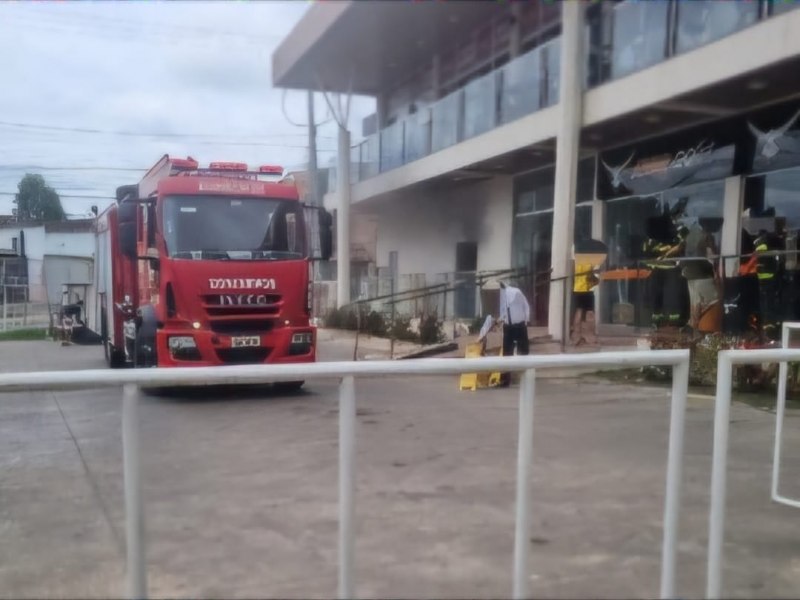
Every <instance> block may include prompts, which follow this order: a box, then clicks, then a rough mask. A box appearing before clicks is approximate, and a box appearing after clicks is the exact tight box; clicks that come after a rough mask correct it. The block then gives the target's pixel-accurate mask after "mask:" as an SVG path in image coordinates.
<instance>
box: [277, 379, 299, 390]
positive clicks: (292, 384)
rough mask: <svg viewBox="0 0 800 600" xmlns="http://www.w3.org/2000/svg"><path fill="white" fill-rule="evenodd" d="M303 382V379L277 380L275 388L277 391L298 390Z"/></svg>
mask: <svg viewBox="0 0 800 600" xmlns="http://www.w3.org/2000/svg"><path fill="white" fill-rule="evenodd" d="M304 383H305V381H278V382H276V383H275V389H276V390H277V391H279V392H298V391H300V388H301V387H303V384H304Z"/></svg>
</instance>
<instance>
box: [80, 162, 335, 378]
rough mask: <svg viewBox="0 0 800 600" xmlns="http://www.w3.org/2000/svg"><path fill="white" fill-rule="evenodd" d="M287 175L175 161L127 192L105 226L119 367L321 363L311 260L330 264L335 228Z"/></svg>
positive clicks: (105, 322) (108, 297)
mask: <svg viewBox="0 0 800 600" xmlns="http://www.w3.org/2000/svg"><path fill="white" fill-rule="evenodd" d="M281 173H282V169H281V168H280V167H260V168H259V169H258V170H256V171H249V170H248V168H247V165H244V164H241V163H222V162H217V163H211V164H210V165H209V166H208V168H200V166H199V165H198V163H197V161H195V160H194V159H192V158H187V159H177V158H170V157H169V156H168V155H165V156H164V157H163V158H162V159H161V160H159V161H158V162H157V163H156V164H155V166H153V168H151V169H150V170H149V171H148V172H147V174H146V175H145V176H144V177H143V178H142V180H141V181H140V182H139V183H138V184H135V185H128V186H122V187H120V188H118V189H117V194H116V199H117V202H116V204H114V205H112V206H111V207H110V208H108V209H107V210H105V211H104V212H103V213H101V214H100V215H99V216H98V218H97V228H96V230H97V238H96V239H97V249H96V254H95V256H96V268H95V272H96V278H95V279H96V291H97V295H98V298H97V302H96V303H95V304H96V306H97V307H98V314H97V316H96V319H95V320H96V321H97V326H98V328H99V333H100V335H101V337H102V339H103V343H104V345H105V352H106V359H107V360H108V363H109V365H110V366H112V367H121V366H126V365H130V366H135V367H155V366H158V367H174V366H192V365H198V366H199V365H203V366H209V365H231V364H259V363H272V364H282V363H298V362H312V361H314V360H315V356H316V350H315V346H316V335H315V334H316V332H315V329H314V327H312V326H311V324H310V310H311V289H312V288H311V282H310V277H309V261H310V260H311V259H313V258H321V259H327V258H328V257H329V256H330V251H331V221H330V216H329V215H328V214H327V213H325V212H324V211H322V210H318V209H314V208H312V207H306V206H304V205H303V204H301V202H300V201H299V198H298V192H297V188H296V186H295V185H294V183H292V182H291V181H286V180H280V181H276V179H280V175H281ZM310 248H314V249H315V254H316V256H312V252H310V250H309V249H310ZM294 385H295V386H297V387H299V386H300V385H302V382H295V384H294Z"/></svg>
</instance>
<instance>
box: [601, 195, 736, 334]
mask: <svg viewBox="0 0 800 600" xmlns="http://www.w3.org/2000/svg"><path fill="white" fill-rule="evenodd" d="M724 195H725V184H724V182H723V181H722V180H720V181H713V182H708V183H701V184H697V185H692V186H686V187H678V188H673V189H670V190H666V191H663V192H658V193H655V194H650V195H647V196H629V197H626V198H617V199H614V200H610V201H608V202H607V204H606V226H605V240H606V243H607V245H608V260H607V262H606V268H607V270H609V271H611V272H612V273H613V274H615V275H620V277H619V278H616V279H613V280H610V281H606V282H604V283H603V284H601V286H600V321H601V322H604V323H615V324H624V325H636V326H639V327H649V326H650V325H651V323H652V317H653V314H654V312H655V311H656V310H657V308H658V307H657V306H656V305H657V304H658V298H659V295H661V297H663V295H665V294H673V295H675V296H682V297H685V299H686V302H688V294H689V288H688V287H687V284H686V281H685V280H682V281H678V282H677V283H676V284H675V286H673V287H674V288H675V289H673V290H667V291H666V292H665V290H664V289H663V285H662V284H663V282H661V281H657V278H656V277H654V276H653V275H654V274H655V275H661V273H659V272H658V271H657V268H651V266H652V264H657V263H653V262H652V258H653V256H652V255H651V254H650V252H649V251H648V249H649V247H650V244H652V243H653V241H654V240H655V241H656V242H657V243H659V244H665V245H669V244H670V243H674V242H673V241H672V240H673V239H674V238H675V236H676V235H679V236H680V239H683V240H684V243H683V246H682V249H681V251H680V252H679V254H678V255H676V256H677V257H684V258H685V257H693V258H701V257H714V256H718V255H719V249H720V244H721V233H722V220H723V219H722V217H723V201H724ZM678 231H680V234H678V233H677V232H678ZM648 258H650V259H651V260H650V261H648ZM689 264H692V265H693V264H694V262H692V261H690V263H689ZM664 266H668V265H664ZM703 268H705V267H703ZM626 270H629V271H633V272H634V273H630V274H629V276H627V277H621V274H622V273H624V272H625V271H626ZM639 270H645V271H646V273H643V274H642V275H643V276H641V277H640V276H639V274H638V273H635V272H636V271H639ZM671 275H674V273H672V274H671ZM654 283H656V285H653V284H654ZM670 302H673V304H675V305H677V304H680V303H681V299H680V298H674V299H673V298H670ZM681 316H682V317H683V319H684V322H685V321H686V320H688V318H689V315H688V312H686V310H682V312H681Z"/></svg>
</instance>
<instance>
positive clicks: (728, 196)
mask: <svg viewBox="0 0 800 600" xmlns="http://www.w3.org/2000/svg"><path fill="white" fill-rule="evenodd" d="M743 205H744V179H743V178H741V177H739V176H738V175H737V176H735V177H728V178H727V179H726V180H725V197H724V199H723V201H722V217H723V219H724V221H723V223H722V235H721V239H720V249H719V250H720V252H719V253H720V254H721V255H722V256H731V255H738V254H739V250H740V249H741V239H740V238H741V235H742V209H743ZM722 268H723V269H724V272H725V276H726V277H735V276H736V275H738V274H739V259H738V258H732V259H728V260H726V261H724V263H723V267H722Z"/></svg>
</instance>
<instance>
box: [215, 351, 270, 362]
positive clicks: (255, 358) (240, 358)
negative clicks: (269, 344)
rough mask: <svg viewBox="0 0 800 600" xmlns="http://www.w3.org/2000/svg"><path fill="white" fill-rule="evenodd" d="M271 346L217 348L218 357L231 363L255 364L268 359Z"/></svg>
mask: <svg viewBox="0 0 800 600" xmlns="http://www.w3.org/2000/svg"><path fill="white" fill-rule="evenodd" d="M270 350H272V349H271V348H217V351H216V352H217V357H218V358H219V359H220V361H222V362H224V363H225V364H229V365H253V364H259V363H263V362H264V361H265V360H267V357H268V356H269V353H270Z"/></svg>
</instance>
